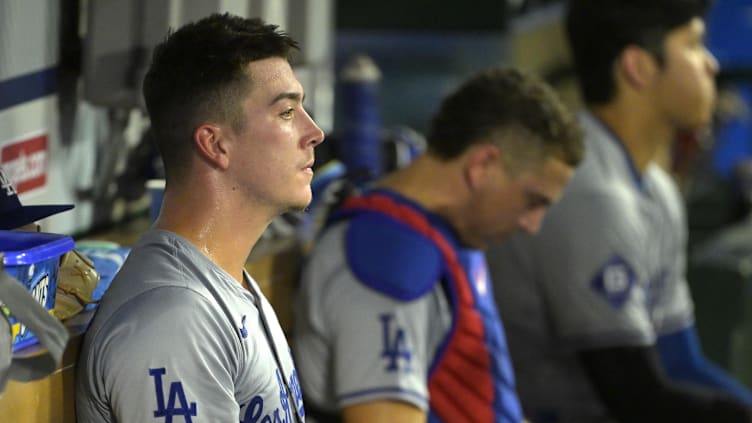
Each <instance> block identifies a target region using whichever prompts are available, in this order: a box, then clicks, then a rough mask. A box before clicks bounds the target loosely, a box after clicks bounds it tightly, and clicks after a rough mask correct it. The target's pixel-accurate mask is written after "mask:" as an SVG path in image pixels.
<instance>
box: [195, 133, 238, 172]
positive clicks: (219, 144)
mask: <svg viewBox="0 0 752 423" xmlns="http://www.w3.org/2000/svg"><path fill="white" fill-rule="evenodd" d="M226 132H227V131H226V129H224V128H222V127H220V126H218V125H215V124H209V123H204V124H201V125H199V127H198V128H196V130H195V131H194V132H193V142H194V143H195V144H196V148H197V149H198V152H199V154H200V155H201V156H202V157H203V158H204V160H206V161H208V162H209V163H210V164H211V165H212V166H214V167H215V168H219V169H227V166H228V165H229V163H230V159H229V155H228V154H227V147H228V145H227V142H228V139H227V133H226Z"/></svg>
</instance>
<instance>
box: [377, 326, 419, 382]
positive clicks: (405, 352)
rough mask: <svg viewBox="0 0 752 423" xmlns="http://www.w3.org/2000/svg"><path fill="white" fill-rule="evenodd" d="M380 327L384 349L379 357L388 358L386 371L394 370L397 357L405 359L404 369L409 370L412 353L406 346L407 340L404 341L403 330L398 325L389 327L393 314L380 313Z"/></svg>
mask: <svg viewBox="0 0 752 423" xmlns="http://www.w3.org/2000/svg"><path fill="white" fill-rule="evenodd" d="M379 318H381V328H382V335H383V340H384V349H383V350H382V351H381V357H382V358H386V359H388V360H389V362H388V363H387V366H386V371H388V372H394V371H396V370H397V369H398V368H399V363H398V360H399V359H403V360H405V369H404V370H405V371H406V372H409V371H410V358H411V357H412V353H411V352H410V350H409V349H408V348H407V341H405V330H404V329H402V328H401V327H399V326H396V327H395V328H394V329H392V327H391V323H392V319H394V315H393V314H382V315H380V316H379Z"/></svg>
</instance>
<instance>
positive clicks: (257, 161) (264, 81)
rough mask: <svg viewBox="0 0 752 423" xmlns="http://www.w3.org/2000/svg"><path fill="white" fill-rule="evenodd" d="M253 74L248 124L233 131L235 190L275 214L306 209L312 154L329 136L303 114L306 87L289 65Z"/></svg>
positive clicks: (264, 65)
mask: <svg viewBox="0 0 752 423" xmlns="http://www.w3.org/2000/svg"><path fill="white" fill-rule="evenodd" d="M248 73H249V75H250V78H251V89H250V92H249V93H248V95H247V96H246V98H245V101H244V102H243V103H242V105H243V117H244V119H245V124H244V125H243V128H242V129H241V130H240V131H238V132H235V131H231V133H232V137H233V140H232V143H231V148H233V151H232V156H231V157H232V159H231V160H232V161H231V164H230V167H231V169H230V171H232V172H233V178H234V180H235V181H237V186H236V187H234V189H238V190H241V191H242V193H243V194H245V195H246V197H247V198H248V200H249V203H250V204H252V205H253V206H256V207H264V208H269V210H271V212H272V213H281V212H285V211H288V210H300V209H303V208H305V207H306V206H308V204H309V203H310V202H311V187H310V184H311V179H312V178H313V170H312V166H313V160H314V156H313V149H314V147H315V146H317V145H318V144H320V143H321V142H322V141H323V139H324V133H323V132H322V131H321V129H319V127H318V126H316V123H315V122H314V121H313V120H312V119H311V117H310V116H309V115H308V113H307V112H306V111H305V109H304V108H303V96H304V92H303V87H302V86H301V84H300V82H299V81H298V80H297V78H296V77H295V75H294V74H293V71H292V68H291V67H290V65H289V63H288V62H287V61H286V60H284V59H282V58H276V57H275V58H269V59H264V60H259V61H255V62H251V63H250V64H249V65H248Z"/></svg>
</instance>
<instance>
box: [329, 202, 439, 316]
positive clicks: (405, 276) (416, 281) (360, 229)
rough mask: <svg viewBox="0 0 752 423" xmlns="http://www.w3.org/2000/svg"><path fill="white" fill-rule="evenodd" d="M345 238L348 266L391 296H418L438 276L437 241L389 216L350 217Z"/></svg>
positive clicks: (434, 281) (377, 214)
mask: <svg viewBox="0 0 752 423" xmlns="http://www.w3.org/2000/svg"><path fill="white" fill-rule="evenodd" d="M344 241H345V255H346V260H347V264H348V267H349V268H350V270H351V271H352V272H353V274H354V275H355V276H356V277H357V279H358V280H359V281H360V282H361V283H363V284H364V285H366V286H367V287H369V288H371V289H373V290H376V291H378V292H380V293H382V294H385V295H388V296H390V297H392V298H395V299H398V300H402V301H411V300H414V299H417V298H420V297H422V296H423V295H425V294H426V293H427V292H429V291H430V290H431V289H432V288H433V287H434V285H435V284H436V282H437V281H438V280H439V278H440V276H441V272H442V269H443V259H442V256H441V252H440V251H439V248H438V246H437V245H436V243H435V242H434V241H433V240H431V239H429V238H428V237H427V236H426V235H424V234H422V233H420V232H418V231H417V230H415V229H414V228H412V227H411V226H410V225H409V224H407V223H404V222H401V221H397V220H395V219H394V218H391V217H389V216H386V215H382V214H380V213H362V214H358V215H356V216H354V217H352V218H351V219H350V221H349V224H348V227H347V230H346V233H345V239H344Z"/></svg>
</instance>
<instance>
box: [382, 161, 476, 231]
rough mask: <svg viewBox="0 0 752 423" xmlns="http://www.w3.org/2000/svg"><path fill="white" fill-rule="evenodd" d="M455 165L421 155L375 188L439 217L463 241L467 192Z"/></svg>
mask: <svg viewBox="0 0 752 423" xmlns="http://www.w3.org/2000/svg"><path fill="white" fill-rule="evenodd" d="M456 172H461V169H460V168H459V167H458V166H457V164H456V163H452V162H446V161H442V160H440V159H438V158H436V157H433V156H430V155H423V156H421V157H420V158H418V159H417V160H416V161H415V162H413V163H412V164H410V165H409V166H408V167H406V168H403V169H400V170H398V171H395V172H394V173H392V174H390V175H387V176H386V177H384V178H383V179H381V180H380V181H379V182H378V183H377V184H376V186H379V187H384V188H388V189H390V190H392V191H395V192H397V193H398V194H400V195H402V196H404V197H406V198H409V199H410V200H412V201H413V202H415V203H417V204H418V205H420V206H421V207H423V208H424V209H426V210H427V211H429V212H431V213H434V214H436V215H438V216H441V217H442V218H443V219H444V220H445V221H446V222H447V223H448V224H449V225H450V226H451V227H452V228H454V230H455V231H456V232H457V233H458V234H459V235H460V237H462V233H463V228H464V227H465V220H464V219H466V218H467V216H468V214H467V210H464V209H463V208H462V205H463V204H465V203H467V197H466V196H467V188H466V187H465V186H464V185H463V184H462V183H461V182H460V181H463V178H462V176H461V175H456V174H454V173H456Z"/></svg>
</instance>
